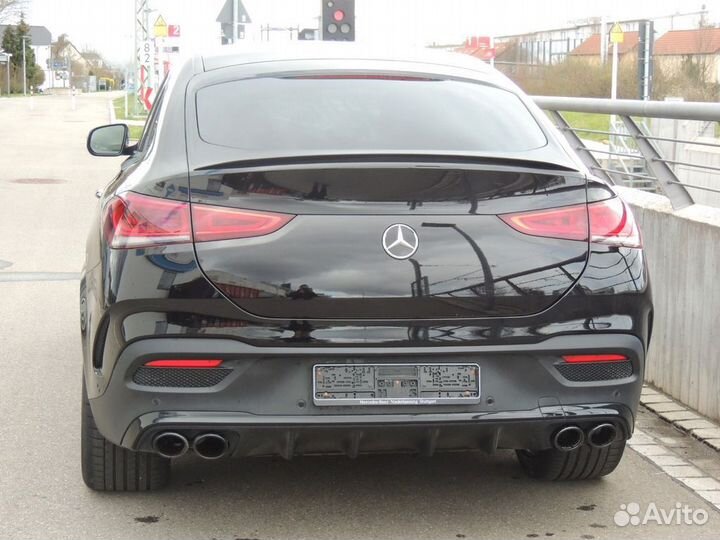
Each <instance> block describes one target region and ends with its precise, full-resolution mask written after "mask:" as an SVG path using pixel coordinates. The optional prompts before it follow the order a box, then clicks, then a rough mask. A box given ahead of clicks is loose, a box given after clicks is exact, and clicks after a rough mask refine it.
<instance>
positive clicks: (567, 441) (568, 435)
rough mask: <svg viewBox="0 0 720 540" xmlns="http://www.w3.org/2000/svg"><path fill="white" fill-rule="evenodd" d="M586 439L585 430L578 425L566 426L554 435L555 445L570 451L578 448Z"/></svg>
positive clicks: (557, 447) (558, 448) (553, 441)
mask: <svg viewBox="0 0 720 540" xmlns="http://www.w3.org/2000/svg"><path fill="white" fill-rule="evenodd" d="M584 441H585V434H584V433H583V430H582V429H580V428H579V427H577V426H566V427H564V428H562V429H559V430H558V431H557V433H555V436H554V437H553V440H552V443H553V447H555V448H556V449H557V450H562V451H563V452H570V451H572V450H575V449H576V448H578V447H579V446H580V445H581V444H582V443H583V442H584Z"/></svg>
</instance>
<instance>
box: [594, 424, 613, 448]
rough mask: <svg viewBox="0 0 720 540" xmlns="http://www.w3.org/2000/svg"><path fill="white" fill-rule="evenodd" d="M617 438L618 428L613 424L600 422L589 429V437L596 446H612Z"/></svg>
mask: <svg viewBox="0 0 720 540" xmlns="http://www.w3.org/2000/svg"><path fill="white" fill-rule="evenodd" d="M616 438H617V428H616V427H615V426H614V425H612V424H598V425H597V426H595V427H594V428H592V429H591V430H590V431H588V434H587V439H588V443H590V446H592V447H594V448H605V447H606V446H610V445H611V444H612V443H613V442H615V439H616Z"/></svg>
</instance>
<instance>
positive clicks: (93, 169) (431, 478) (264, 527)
mask: <svg viewBox="0 0 720 540" xmlns="http://www.w3.org/2000/svg"><path fill="white" fill-rule="evenodd" d="M107 101H108V96H107V95H105V96H79V97H78V98H77V100H76V108H75V110H72V107H71V102H70V98H69V97H49V96H44V97H35V98H33V99H32V101H31V100H30V99H19V98H14V99H0V359H1V363H0V369H1V370H2V371H1V372H0V413H2V421H1V422H0V538H2V539H9V538H43V539H51V538H72V539H83V538H108V539H109V538H118V539H127V538H168V539H169V538H172V539H185V538H187V539H208V540H209V539H211V538H216V539H238V538H243V539H249V538H257V539H262V540H268V539H275V538H307V539H343V538H348V539H366V538H368V539H369V538H377V539H383V538H393V539H395V538H401V539H404V538H407V539H451V540H452V539H458V538H468V539H471V538H553V539H556V538H582V539H593V538H598V539H600V538H631V537H632V538H718V537H720V511H719V510H718V508H717V507H715V506H713V505H712V504H709V503H707V502H706V501H704V500H703V499H701V498H700V497H699V496H698V495H697V494H696V493H694V492H693V491H691V490H690V489H689V488H687V487H685V486H684V485H682V484H681V483H679V482H677V481H676V480H673V479H672V478H671V477H670V476H668V475H667V474H666V473H665V472H663V471H662V470H661V469H660V468H658V467H657V466H656V465H654V464H653V463H651V462H650V461H648V460H647V458H645V457H643V456H641V455H640V454H638V453H636V452H635V451H634V450H630V449H628V450H627V451H626V456H625V458H624V459H623V461H622V463H621V464H620V466H619V468H618V469H617V471H616V472H615V473H614V474H612V475H611V476H609V477H608V478H606V479H604V480H601V481H597V482H576V483H557V484H550V483H542V482H536V481H531V480H529V479H527V478H525V477H524V476H523V474H522V472H521V470H520V468H519V466H518V464H517V462H516V461H515V458H514V455H513V454H512V453H511V452H499V453H498V454H497V455H494V456H485V455H477V454H444V455H439V456H436V457H435V458H432V459H425V458H419V457H410V456H376V457H361V458H359V459H357V460H349V459H347V458H335V457H333V458H315V457H313V458H302V459H297V460H294V461H292V462H286V461H283V460H279V459H255V460H248V461H225V462H219V463H218V462H203V461H200V460H198V459H196V458H192V457H187V458H182V459H181V460H178V461H177V462H176V464H175V466H174V476H173V481H172V484H171V486H170V487H169V488H168V489H166V490H164V491H161V492H157V493H151V494H99V493H94V492H91V491H89V490H88V489H86V488H85V486H84V485H83V483H82V480H81V477H80V467H79V463H80V462H79V450H80V441H79V434H80V376H81V371H80V363H81V359H80V344H79V333H78V291H77V289H78V280H77V273H78V272H79V270H80V268H81V266H82V260H83V244H84V239H85V234H86V230H87V228H88V227H89V225H90V221H91V220H92V216H93V214H92V209H93V207H94V205H95V197H94V193H95V190H96V189H97V188H98V187H100V186H102V185H104V184H105V183H106V182H107V181H108V180H109V179H110V178H111V177H112V176H113V174H114V171H115V169H116V167H117V165H118V163H119V162H118V161H117V160H115V159H101V158H92V157H90V156H89V155H88V154H87V153H86V151H85V136H86V134H87V131H88V130H89V128H91V127H93V126H94V125H98V124H102V123H105V122H107V118H108V113H107V110H108V104H107ZM18 179H26V180H27V179H29V180H30V183H17V182H16V180H18ZM36 180H55V181H60V182H53V183H36ZM641 416H642V419H641V426H642V427H643V429H644V431H646V432H649V433H654V434H655V435H658V436H660V435H664V436H665V438H664V439H663V440H666V441H668V442H673V441H674V442H673V444H675V445H677V446H678V447H680V448H681V449H682V451H683V452H684V453H685V454H686V455H688V456H690V457H692V458H693V459H694V461H693V463H694V464H697V465H698V466H702V467H703V468H704V469H705V470H707V471H710V472H713V471H714V473H713V474H720V458H719V457H718V454H717V453H715V452H714V451H711V450H709V449H708V448H706V447H703V446H702V445H701V444H700V443H698V442H696V441H693V440H689V437H686V436H684V435H682V434H680V433H679V432H674V430H673V428H671V427H669V426H667V425H665V424H664V423H663V422H662V421H661V420H659V419H657V418H656V417H654V416H653V415H652V414H651V413H648V412H644V413H643V415H641ZM632 502H635V503H638V504H639V505H640V507H641V508H643V509H644V508H646V507H647V506H648V505H649V504H650V503H655V505H657V507H658V508H661V509H665V510H667V511H669V510H672V509H673V508H675V507H676V504H677V503H680V504H682V505H685V504H687V505H689V506H690V507H692V508H693V509H699V510H704V511H705V512H707V515H708V521H707V523H705V524H704V525H684V524H681V525H677V524H675V525H658V524H653V523H651V524H647V525H637V526H633V525H628V526H626V527H619V526H617V525H616V524H615V523H614V521H613V516H614V515H615V513H616V512H617V511H618V510H620V508H621V507H620V505H621V504H629V503H632Z"/></svg>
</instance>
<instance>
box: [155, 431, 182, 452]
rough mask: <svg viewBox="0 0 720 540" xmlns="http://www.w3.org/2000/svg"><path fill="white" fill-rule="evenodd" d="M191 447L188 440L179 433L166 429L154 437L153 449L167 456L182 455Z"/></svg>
mask: <svg viewBox="0 0 720 540" xmlns="http://www.w3.org/2000/svg"><path fill="white" fill-rule="evenodd" d="M189 448H190V444H189V443H188V440H187V439H186V438H185V437H184V436H183V435H180V434H179V433H175V432H172V431H166V432H165V433H160V434H159V435H157V436H156V437H155V439H153V450H155V451H156V452H157V453H158V454H160V455H161V456H162V457H165V458H176V457H180V456H182V455H183V454H184V453H185V452H187V451H188V449H189Z"/></svg>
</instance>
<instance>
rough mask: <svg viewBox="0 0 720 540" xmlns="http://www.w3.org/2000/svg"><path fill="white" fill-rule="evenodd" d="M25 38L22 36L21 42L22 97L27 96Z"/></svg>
mask: <svg viewBox="0 0 720 540" xmlns="http://www.w3.org/2000/svg"><path fill="white" fill-rule="evenodd" d="M27 39H28V37H27V36H22V42H23V96H27V61H26V60H25V43H27Z"/></svg>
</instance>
